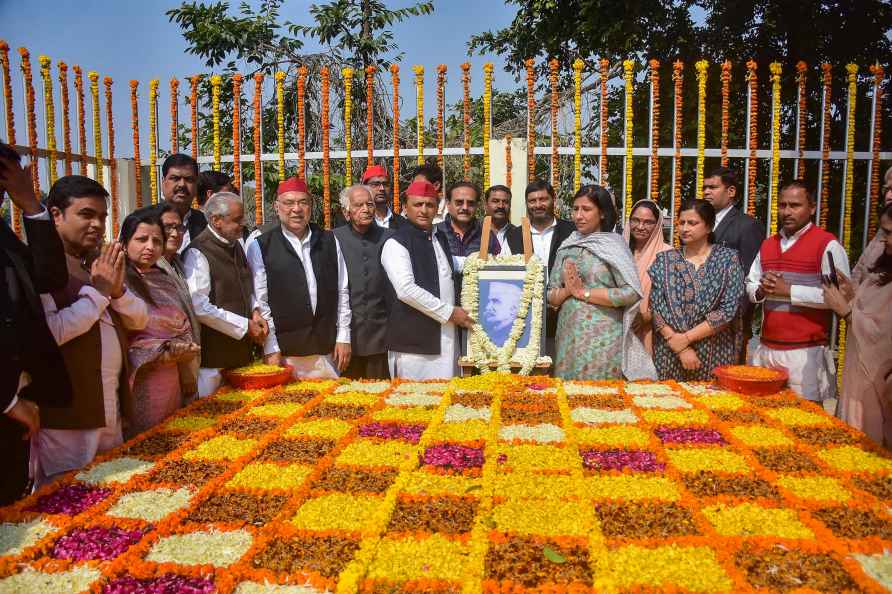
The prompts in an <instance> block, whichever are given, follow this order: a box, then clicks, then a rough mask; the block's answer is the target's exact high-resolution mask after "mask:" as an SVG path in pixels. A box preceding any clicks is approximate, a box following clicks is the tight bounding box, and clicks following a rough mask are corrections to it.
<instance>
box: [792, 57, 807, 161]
mask: <svg viewBox="0 0 892 594" xmlns="http://www.w3.org/2000/svg"><path fill="white" fill-rule="evenodd" d="M807 75H808V64H806V63H805V62H803V61H802V60H799V61H798V62H796V84H797V93H798V95H797V102H796V125H797V130H796V147H797V149H798V154H797V156H796V167H795V169H794V171H793V177H795V178H799V177H802V176H803V175H805V120H806V119H807V115H808V107H807V105H806V102H805V82H806V78H807Z"/></svg>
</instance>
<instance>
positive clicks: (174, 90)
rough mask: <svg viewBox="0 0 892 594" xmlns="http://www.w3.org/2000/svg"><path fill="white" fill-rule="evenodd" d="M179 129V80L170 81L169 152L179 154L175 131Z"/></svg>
mask: <svg viewBox="0 0 892 594" xmlns="http://www.w3.org/2000/svg"><path fill="white" fill-rule="evenodd" d="M179 127H180V80H179V79H178V78H176V77H173V78H171V79H170V152H171V153H173V154H176V153H178V152H180V140H179V134H178V133H177V131H178V130H179Z"/></svg>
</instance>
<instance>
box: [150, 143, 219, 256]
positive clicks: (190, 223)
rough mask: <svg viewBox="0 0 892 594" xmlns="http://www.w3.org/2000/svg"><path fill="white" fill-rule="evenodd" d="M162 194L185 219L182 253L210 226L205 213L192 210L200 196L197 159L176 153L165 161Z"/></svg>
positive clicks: (162, 171)
mask: <svg viewBox="0 0 892 594" xmlns="http://www.w3.org/2000/svg"><path fill="white" fill-rule="evenodd" d="M161 194H162V195H163V196H164V200H165V201H166V202H170V203H171V204H173V206H174V208H176V209H177V212H179V213H180V216H181V217H183V225H185V226H186V233H185V237H184V238H183V245H182V247H181V248H180V252H181V253H182V252H183V251H184V250H185V249H186V247H187V246H188V245H189V244H190V243H191V242H192V240H193V239H195V238H196V237H198V236H199V235H200V234H201V232H202V231H204V230H205V228H206V227H207V226H208V220H207V217H205V216H204V213H203V212H201V211H200V210H198V209H197V208H192V205H193V204H194V203H195V200H196V197H197V196H198V163H197V162H196V161H195V159H193V158H192V157H190V156H189V155H184V154H183V153H175V154H173V155H171V156H169V157H167V158H166V159H164V163H162V164H161Z"/></svg>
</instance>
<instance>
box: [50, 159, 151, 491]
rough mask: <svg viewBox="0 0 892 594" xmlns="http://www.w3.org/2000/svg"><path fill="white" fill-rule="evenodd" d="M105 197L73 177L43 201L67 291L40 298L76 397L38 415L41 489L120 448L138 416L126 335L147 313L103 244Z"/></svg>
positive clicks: (114, 253)
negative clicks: (59, 241) (62, 256)
mask: <svg viewBox="0 0 892 594" xmlns="http://www.w3.org/2000/svg"><path fill="white" fill-rule="evenodd" d="M107 198H108V193H107V192H106V191H105V188H103V187H102V186H101V185H100V184H99V183H97V182H95V181H94V180H92V179H89V178H87V177H83V176H80V175H69V176H65V177H62V178H60V179H59V180H58V181H57V182H56V183H55V184H53V187H52V189H50V193H49V197H48V198H47V201H46V205H47V209H48V210H49V212H50V215H51V216H52V217H53V221H54V223H55V225H56V230H57V231H58V233H59V237H61V239H62V246H63V248H64V249H65V255H66V260H67V263H68V284H67V286H66V287H65V288H63V289H61V290H59V291H56V292H54V293H52V294H42V295H41V296H40V299H41V302H42V303H43V309H44V312H45V314H46V321H47V326H49V329H50V332H51V333H52V334H53V337H54V338H55V339H56V342H57V343H58V344H59V346H60V348H61V351H62V357H63V358H64V360H65V367H66V369H67V371H68V375H69V376H70V378H71V386H72V392H73V394H72V395H73V397H72V401H71V404H70V405H68V406H63V407H58V408H53V407H43V408H41V410H40V417H41V428H40V434H39V460H40V472H39V477H38V482H39V483H47V482H49V481H50V480H52V479H53V477H54V476H56V475H58V474H60V473H63V472H67V471H69V470H73V469H76V468H81V467H83V466H86V465H87V464H89V463H90V462H91V461H92V460H93V458H94V457H95V456H96V454H97V453H101V452H103V451H106V450H109V449H112V448H114V447H117V446H119V445H121V443H122V441H123V434H122V429H123V427H122V426H123V425H124V424H125V423H126V422H127V420H128V418H129V417H130V416H131V415H132V412H133V400H132V398H131V394H130V386H129V382H128V380H127V377H128V370H127V367H128V365H127V352H126V351H127V334H126V333H127V330H138V329H141V328H144V327H145V325H146V322H147V321H148V310H147V308H146V304H145V302H144V301H143V300H142V299H140V298H139V297H137V296H136V295H134V294H133V293H131V292H130V291H129V290H127V288H126V287H125V286H124V253H123V251H122V250H121V246H120V245H119V244H117V243H112V244H105V245H103V240H104V238H105V221H106V217H107V215H108V208H107V204H106V200H107ZM97 252H98V255H97Z"/></svg>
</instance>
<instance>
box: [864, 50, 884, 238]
mask: <svg viewBox="0 0 892 594" xmlns="http://www.w3.org/2000/svg"><path fill="white" fill-rule="evenodd" d="M870 73H871V74H873V126H874V128H873V138H872V139H871V141H870V148H871V157H870V158H871V167H870V193H869V195H868V198H867V203H868V204H867V209H866V210H867V240H868V241H870V239H871V238H872V237H873V236H874V235H875V234H876V231H877V217H876V206H878V205H879V204H880V200H881V197H880V176H881V172H880V146H881V145H882V138H883V100H884V93H883V78H884V77H885V70H884V69H883V67H882V66H881V65H879V64H872V65H871V66H870Z"/></svg>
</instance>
